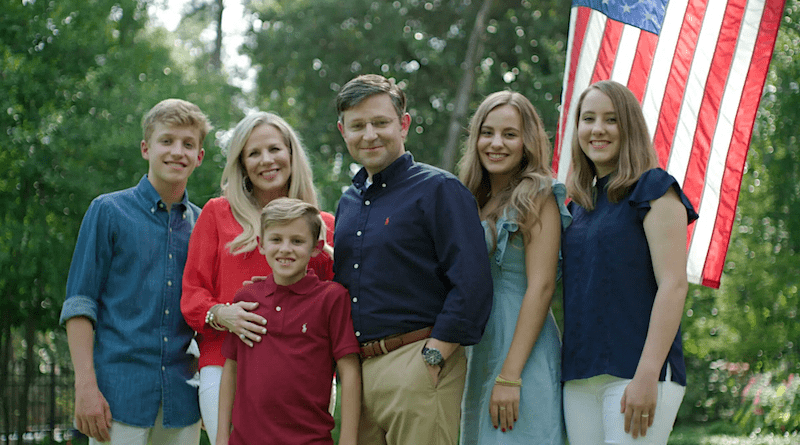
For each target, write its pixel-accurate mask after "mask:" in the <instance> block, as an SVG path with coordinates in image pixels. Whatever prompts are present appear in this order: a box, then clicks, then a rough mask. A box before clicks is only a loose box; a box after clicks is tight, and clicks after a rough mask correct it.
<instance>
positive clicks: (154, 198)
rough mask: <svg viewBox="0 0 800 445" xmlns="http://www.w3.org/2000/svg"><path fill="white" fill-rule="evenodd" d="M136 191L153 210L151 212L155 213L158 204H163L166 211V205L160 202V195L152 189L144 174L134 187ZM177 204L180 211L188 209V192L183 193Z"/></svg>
mask: <svg viewBox="0 0 800 445" xmlns="http://www.w3.org/2000/svg"><path fill="white" fill-rule="evenodd" d="M136 191H137V192H138V193H139V195H140V196H141V197H142V198H143V199H144V201H145V202H146V203H147V205H149V206H150V208H151V209H153V212H155V209H157V208H158V207H159V205H160V204H164V206H165V207H164V208H165V209H166V203H164V201H162V200H161V195H159V194H158V192H157V191H156V189H155V187H153V184H151V183H150V180H149V179H147V174H146V173H145V175H144V176H142V179H141V180H140V181H139V184H138V185H137V186H136ZM177 204H180V205H181V210H186V209H187V208H188V207H189V192H188V191H186V190H184V191H183V197H182V198H181V200H180V202H178V203H177Z"/></svg>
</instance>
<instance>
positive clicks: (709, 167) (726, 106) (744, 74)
mask: <svg viewBox="0 0 800 445" xmlns="http://www.w3.org/2000/svg"><path fill="white" fill-rule="evenodd" d="M627 1H628V3H631V4H632V5H634V4H636V3H637V0H627ZM638 1H639V3H646V4H647V7H648V8H658V7H662V8H664V9H663V10H662V11H661V16H663V22H662V23H661V26H660V33H659V34H654V33H652V32H650V31H645V30H643V29H641V27H638V26H634V25H631V24H626V23H623V22H621V21H617V20H614V19H612V18H609V16H611V15H612V14H611V13H609V14H606V13H604V12H601V11H600V10H603V11H606V12H608V10H609V8H611V9H613V8H625V10H624V11H625V12H629V11H630V9H631V7H630V6H627V5H626V2H625V1H624V0H603V1H602V2H601V1H599V0H598V1H596V2H593V0H582V1H581V0H576V1H574V2H573V8H572V13H571V17H570V29H569V43H568V46H567V62H566V69H565V73H564V84H563V93H562V98H561V104H562V106H561V117H560V118H559V125H558V132H557V135H556V144H555V151H554V155H553V167H554V169H555V170H556V171H557V173H558V179H559V180H561V181H562V182H563V181H566V178H567V174H568V173H569V165H570V156H571V142H572V136H573V132H574V129H575V116H574V111H573V110H574V109H575V107H576V105H577V100H578V97H579V96H580V93H581V92H582V91H583V90H584V89H585V88H586V87H587V86H589V85H590V84H592V83H594V82H597V81H600V80H605V79H612V80H615V81H617V82H620V83H622V84H624V85H627V86H628V88H630V89H631V91H633V93H634V95H636V97H637V98H638V99H639V100H640V102H641V103H642V109H643V111H644V115H645V119H646V120H647V125H648V128H649V130H650V134H651V135H652V136H653V145H654V147H655V149H656V152H657V153H658V156H659V161H660V164H661V166H662V167H663V168H664V169H666V170H667V171H668V172H669V173H670V174H671V175H673V176H674V177H675V178H676V179H677V180H678V182H679V183H680V184H682V185H681V186H682V188H683V191H684V193H686V196H688V198H689V200H690V201H691V202H692V204H693V205H694V207H695V209H696V210H697V212H698V214H699V215H700V218H699V219H698V220H697V222H695V223H693V224H691V225H690V226H689V229H688V255H689V260H688V264H687V273H688V277H689V281H690V282H693V283H698V284H703V285H705V286H709V287H714V288H718V287H719V284H720V277H721V275H722V269H723V266H724V261H725V254H726V253H727V250H728V244H729V240H730V235H731V229H732V227H733V221H734V218H735V214H736V204H737V201H738V199H739V189H740V186H741V182H742V173H743V168H744V164H745V160H746V157H747V156H746V155H747V149H748V146H749V144H750V136H751V132H752V129H753V124H754V121H755V117H756V111H757V110H758V103H759V101H760V99H761V94H762V90H763V87H764V82H765V79H766V76H767V71H768V67H769V63H770V60H771V57H772V50H773V47H774V44H775V37H776V35H777V32H778V27H779V25H780V21H781V17H782V13H783V6H784V0H669V1H665V0H660V1H659V0H638ZM591 3H597V4H601V3H602V4H601V5H598V9H600V10H595V9H591V8H589V7H586V6H575V5H576V4H591ZM654 3H656V4H657V5H654ZM658 3H661V4H660V5H658ZM617 13H618V14H617V15H615V17H622V15H620V14H621V9H617ZM646 16H647V18H648V19H649V20H651V21H652V19H653V15H651V14H649V13H648V14H647V15H646ZM626 22H627V23H635V20H630V21H626Z"/></svg>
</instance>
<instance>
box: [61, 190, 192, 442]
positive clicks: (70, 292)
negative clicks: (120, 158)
mask: <svg viewBox="0 0 800 445" xmlns="http://www.w3.org/2000/svg"><path fill="white" fill-rule="evenodd" d="M199 214H200V208H199V207H197V206H196V205H194V204H192V203H190V202H189V200H188V197H187V194H186V193H184V196H183V200H182V201H181V202H179V203H177V204H174V205H173V206H172V209H171V211H167V208H166V205H165V204H164V203H163V202H162V201H161V198H160V197H159V195H158V193H157V192H156V190H155V189H154V188H153V186H152V185H151V184H150V182H149V181H148V179H147V176H146V175H145V177H144V178H142V180H141V181H139V184H138V185H137V186H136V187H133V188H130V189H127V190H122V191H118V192H114V193H109V194H106V195H101V196H99V197H97V198H96V199H95V200H94V201H92V204H91V205H90V206H89V209H88V210H87V211H86V215H85V216H84V218H83V223H82V224H81V229H80V233H79V234H78V241H77V244H76V247H75V253H74V255H73V257H72V265H71V266H70V270H69V278H68V279H67V298H66V301H65V302H64V306H63V307H62V310H61V324H65V323H66V321H67V320H68V319H70V318H72V317H79V316H84V317H87V318H89V319H90V320H92V322H93V323H94V327H95V342H94V365H95V373H96V374H97V384H98V386H99V388H100V391H101V392H102V393H103V396H104V397H105V398H106V400H107V401H108V404H109V405H110V407H111V415H112V417H113V419H114V420H115V421H118V422H122V423H125V424H128V425H132V426H137V427H151V426H153V425H154V424H155V420H156V415H157V413H158V408H159V406H160V405H162V404H163V411H164V419H163V424H164V426H165V427H168V428H177V427H184V426H188V425H192V424H194V423H196V422H197V421H198V420H199V419H200V408H199V406H198V399H197V389H196V388H195V387H193V386H191V385H189V384H188V383H187V381H188V380H189V379H191V378H192V376H193V375H194V374H195V370H196V361H195V359H194V357H193V356H191V355H189V354H187V353H186V349H187V348H188V346H189V343H190V341H191V340H192V336H193V334H194V332H193V331H192V329H191V328H190V327H189V326H188V325H187V324H186V322H185V321H184V319H183V315H181V308H180V300H181V281H182V280H181V277H182V275H183V267H184V265H185V264H186V254H187V251H188V246H189V235H190V234H191V232H192V228H193V227H194V223H195V221H196V220H197V217H198V216H199Z"/></svg>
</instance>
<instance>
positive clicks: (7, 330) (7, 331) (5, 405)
mask: <svg viewBox="0 0 800 445" xmlns="http://www.w3.org/2000/svg"><path fill="white" fill-rule="evenodd" d="M0 323H2V332H0V396H2V400H1V401H0V404H2V409H3V417H2V419H3V432H5V433H6V434H5V436H6V437H5V440H4V441H3V442H4V443H8V436H9V435H8V432H10V430H11V413H10V411H11V405H12V404H11V403H9V402H10V400H9V399H10V397H9V391H7V388H8V373H9V364H10V363H11V362H12V358H11V354H12V350H11V321H10V320H8V319H7V318H5V317H3V318H2V321H0Z"/></svg>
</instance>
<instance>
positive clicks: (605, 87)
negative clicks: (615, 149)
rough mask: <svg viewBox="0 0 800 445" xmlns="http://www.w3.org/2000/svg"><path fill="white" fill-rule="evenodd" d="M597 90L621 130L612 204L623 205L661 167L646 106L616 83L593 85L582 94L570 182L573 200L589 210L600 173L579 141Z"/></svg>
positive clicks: (611, 185)
mask: <svg viewBox="0 0 800 445" xmlns="http://www.w3.org/2000/svg"><path fill="white" fill-rule="evenodd" d="M592 90H597V91H600V92H601V93H603V94H605V95H606V96H608V98H609V99H611V104H612V105H613V106H614V111H615V112H616V117H617V126H618V128H619V156H618V158H617V166H616V168H615V169H614V171H613V172H612V173H611V178H610V179H609V182H608V185H607V186H606V192H607V193H608V200H609V201H611V202H619V201H620V200H621V199H622V198H623V197H624V196H625V195H626V194H627V193H628V192H629V191H630V189H631V187H632V186H633V185H634V184H635V183H636V181H638V180H639V177H640V176H642V173H644V172H646V171H647V170H650V169H652V168H656V167H658V155H657V154H656V152H655V150H654V149H653V143H652V141H651V139H650V133H649V132H648V130H647V122H646V121H645V120H644V114H642V106H641V105H640V104H639V101H638V100H636V96H634V95H633V93H632V92H631V90H629V89H628V88H627V87H626V86H624V85H622V84H620V83H617V82H615V81H613V80H603V81H600V82H597V83H594V84H592V85H590V86H589V87H588V88H586V90H584V91H583V93H581V96H580V98H579V99H578V106H577V107H576V108H575V131H574V132H573V134H572V174H571V175H570V178H569V180H568V181H567V190H568V193H569V196H570V198H572V200H573V201H575V202H576V203H578V204H579V205H580V206H581V207H583V208H585V209H587V210H593V209H594V205H595V196H596V195H595V193H597V192H596V191H595V187H594V182H595V179H596V177H597V170H596V169H595V166H594V163H592V161H591V160H589V158H588V157H586V154H585V153H584V152H583V150H581V147H580V143H579V141H578V125H579V123H580V118H581V109H582V108H583V101H584V99H585V98H586V95H587V94H588V93H589V92H590V91H592Z"/></svg>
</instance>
